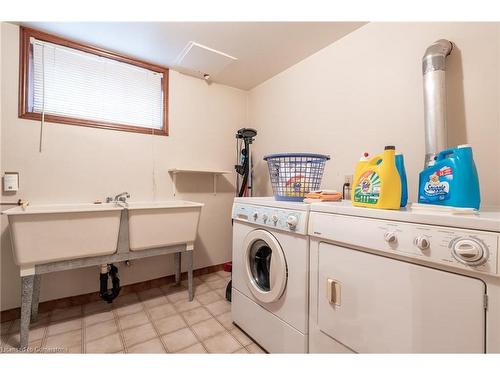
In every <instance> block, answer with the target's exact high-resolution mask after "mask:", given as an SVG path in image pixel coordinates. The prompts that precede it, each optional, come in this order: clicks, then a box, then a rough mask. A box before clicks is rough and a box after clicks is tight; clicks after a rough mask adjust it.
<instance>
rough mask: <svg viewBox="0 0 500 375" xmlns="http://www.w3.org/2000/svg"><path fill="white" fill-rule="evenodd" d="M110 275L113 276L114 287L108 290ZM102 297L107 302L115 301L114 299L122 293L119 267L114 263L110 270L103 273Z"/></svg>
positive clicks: (101, 278) (101, 279)
mask: <svg viewBox="0 0 500 375" xmlns="http://www.w3.org/2000/svg"><path fill="white" fill-rule="evenodd" d="M108 276H109V277H111V283H112V285H113V287H112V288H111V292H109V291H108ZM100 281H101V291H100V293H99V294H100V296H101V298H102V299H103V300H104V301H106V302H107V303H111V302H113V300H114V299H115V298H116V297H118V294H120V289H121V288H120V279H119V278H118V268H117V267H116V266H115V265H114V264H110V265H109V271H108V272H103V273H101V277H100Z"/></svg>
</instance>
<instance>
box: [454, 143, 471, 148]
mask: <svg viewBox="0 0 500 375" xmlns="http://www.w3.org/2000/svg"><path fill="white" fill-rule="evenodd" d="M467 147H470V145H469V144H468V143H466V144H464V145H458V146H457V148H467Z"/></svg>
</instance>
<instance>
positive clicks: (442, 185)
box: [420, 167, 453, 202]
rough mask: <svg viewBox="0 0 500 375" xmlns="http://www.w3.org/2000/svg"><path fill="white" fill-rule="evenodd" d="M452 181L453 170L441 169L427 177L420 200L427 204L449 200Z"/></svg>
mask: <svg viewBox="0 0 500 375" xmlns="http://www.w3.org/2000/svg"><path fill="white" fill-rule="evenodd" d="M451 180H453V169H452V168H451V167H443V168H441V169H440V170H438V171H436V172H434V173H433V174H431V175H430V176H429V181H427V182H426V183H425V185H424V188H423V191H422V192H421V196H420V198H421V199H422V200H425V201H427V202H437V201H444V200H447V199H450V197H451V192H450V182H451Z"/></svg>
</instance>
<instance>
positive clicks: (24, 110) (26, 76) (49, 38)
mask: <svg viewBox="0 0 500 375" xmlns="http://www.w3.org/2000/svg"><path fill="white" fill-rule="evenodd" d="M30 37H34V38H35V39H38V40H42V41H45V42H50V43H53V44H58V45H61V46H65V47H69V48H73V49H76V50H79V51H83V52H87V53H91V54H93V55H97V56H102V57H105V58H108V59H112V60H116V61H120V62H123V63H127V64H131V65H135V66H138V67H141V68H144V69H148V70H152V71H154V72H158V73H163V78H162V91H163V114H162V121H163V127H162V128H161V129H153V128H144V127H140V126H132V125H125V124H119V123H113V122H106V121H95V120H88V119H83V118H75V117H68V116H59V115H51V114H45V122H55V123H59V124H66V125H77V126H87V127H91V128H100V129H109V130H118V131H126V132H134V133H143V134H153V135H163V136H167V135H168V73H169V69H168V68H165V67H162V66H159V65H154V64H150V63H147V62H145V61H141V60H137V59H134V58H131V57H127V56H124V55H120V54H118V53H115V52H111V51H107V50H105V49H102V48H97V47H93V46H90V45H86V44H82V43H77V42H74V41H71V40H68V39H64V38H60V37H58V36H55V35H51V34H47V33H44V32H41V31H38V30H35V29H31V28H27V27H23V26H21V27H20V35H19V43H20V46H19V47H20V48H19V106H18V111H19V118H23V119H29V120H37V121H41V120H42V115H41V113H36V112H30V111H29V108H28V105H29V100H30V98H28V94H29V92H30V90H29V89H30V88H29V85H30V84H31V79H30V78H31V77H30V74H31V72H32V68H31V67H30V64H31V60H30V53H31V52H32V51H31V50H30V49H32V45H31V44H30Z"/></svg>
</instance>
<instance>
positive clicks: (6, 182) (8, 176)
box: [3, 172, 19, 193]
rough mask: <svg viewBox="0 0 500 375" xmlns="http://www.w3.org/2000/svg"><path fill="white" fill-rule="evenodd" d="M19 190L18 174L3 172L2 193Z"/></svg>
mask: <svg viewBox="0 0 500 375" xmlns="http://www.w3.org/2000/svg"><path fill="white" fill-rule="evenodd" d="M18 190H19V173H17V172H5V173H4V175H3V191H4V192H5V193H8V192H12V191H18Z"/></svg>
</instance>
